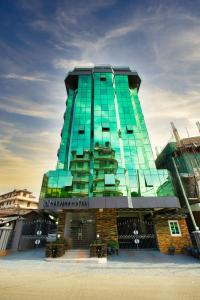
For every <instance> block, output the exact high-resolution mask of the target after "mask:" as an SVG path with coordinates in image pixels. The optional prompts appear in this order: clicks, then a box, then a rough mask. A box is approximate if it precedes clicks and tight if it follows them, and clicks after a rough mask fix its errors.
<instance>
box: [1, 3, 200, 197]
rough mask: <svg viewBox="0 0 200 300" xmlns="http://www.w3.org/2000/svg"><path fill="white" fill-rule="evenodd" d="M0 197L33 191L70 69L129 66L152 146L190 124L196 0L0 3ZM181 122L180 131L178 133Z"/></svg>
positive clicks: (196, 82)
mask: <svg viewBox="0 0 200 300" xmlns="http://www.w3.org/2000/svg"><path fill="white" fill-rule="evenodd" d="M0 32H1V40H0V57H1V64H0V90H1V92H0V167H1V171H0V193H3V192H6V191H9V190H11V189H13V188H28V189H30V190H31V191H33V192H34V193H35V194H38V193H39V190H40V185H41V180H42V175H43V173H44V172H45V171H47V170H49V169H54V168H55V165H56V152H57V149H58V147H59V142H60V130H61V127H62V124H63V113H64V110H65V100H66V91H65V86H64V77H65V76H66V74H67V72H68V71H69V70H70V69H72V68H73V67H74V66H79V65H93V64H111V65H123V66H130V67H131V68H132V69H135V70H137V71H138V73H139V75H140V77H141V79H142V84H141V88H140V92H139V96H140V101H141V104H142V108H143V112H144V115H145V119H146V122H147V126H148V129H149V135H150V139H151V142H152V146H153V147H155V146H158V147H159V148H161V147H163V146H164V145H165V144H166V143H167V141H168V140H169V139H170V137H171V129H170V124H169V123H170V121H174V122H175V124H176V125H177V127H178V129H179V130H180V134H181V136H182V137H184V136H187V130H188V132H189V134H190V135H191V136H192V135H196V134H197V129H196V127H195V122H196V121H198V120H200V116H199V112H200V1H199V0H188V1H184V0H180V1H176V0H168V1H167V0H166V1H164V0H162V1H158V0H153V1H152V0H146V1H145V0H140V1H139V0H138V1H136V0H130V1H129V0H123V1H122V0H82V1H81V0H76V1H69V0H66V1H65V0H54V1H47V0H15V1H13V0H1V1H0ZM186 128H187V130H186Z"/></svg>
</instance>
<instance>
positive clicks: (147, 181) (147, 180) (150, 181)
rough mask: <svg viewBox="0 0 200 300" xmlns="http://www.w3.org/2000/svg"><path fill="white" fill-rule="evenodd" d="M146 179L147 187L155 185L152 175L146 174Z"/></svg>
mask: <svg viewBox="0 0 200 300" xmlns="http://www.w3.org/2000/svg"><path fill="white" fill-rule="evenodd" d="M144 179H145V186H146V187H153V180H152V177H151V175H144Z"/></svg>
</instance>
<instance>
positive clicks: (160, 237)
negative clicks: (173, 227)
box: [154, 217, 191, 253]
mask: <svg viewBox="0 0 200 300" xmlns="http://www.w3.org/2000/svg"><path fill="white" fill-rule="evenodd" d="M168 220H177V221H178V222H179V227H180V230H181V236H172V235H171V233H170V228H169V224H168ZM154 222H155V233H156V237H157V244H158V249H159V250H160V252H162V253H168V248H169V247H170V246H175V248H176V252H175V253H182V252H183V248H184V247H187V246H191V239H190V235H189V232H188V228H187V224H186V221H185V218H179V219H178V218H176V217H171V218H164V219H163V218H162V219H161V218H157V219H155V220H154Z"/></svg>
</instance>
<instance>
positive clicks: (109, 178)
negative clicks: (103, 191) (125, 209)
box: [105, 174, 115, 186]
mask: <svg viewBox="0 0 200 300" xmlns="http://www.w3.org/2000/svg"><path fill="white" fill-rule="evenodd" d="M105 185H107V186H114V185H115V175H114V174H105Z"/></svg>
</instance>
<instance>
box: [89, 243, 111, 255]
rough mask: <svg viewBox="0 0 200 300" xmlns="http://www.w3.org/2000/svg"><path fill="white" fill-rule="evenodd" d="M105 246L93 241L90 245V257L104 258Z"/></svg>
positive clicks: (105, 253)
mask: <svg viewBox="0 0 200 300" xmlns="http://www.w3.org/2000/svg"><path fill="white" fill-rule="evenodd" d="M106 256H107V245H106V243H103V242H102V241H100V240H95V241H93V242H92V243H91V244H90V257H106Z"/></svg>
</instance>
